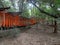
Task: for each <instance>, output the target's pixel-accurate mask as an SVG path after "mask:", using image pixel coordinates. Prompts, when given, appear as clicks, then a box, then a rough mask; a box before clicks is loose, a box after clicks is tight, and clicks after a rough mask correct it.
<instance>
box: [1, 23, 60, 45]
mask: <svg viewBox="0 0 60 45" xmlns="http://www.w3.org/2000/svg"><path fill="white" fill-rule="evenodd" d="M42 27H43V26H42V25H39V24H38V25H34V26H32V28H30V29H27V30H25V31H22V32H21V33H20V34H19V36H18V37H15V38H3V39H0V45H60V33H59V32H58V33H57V34H53V33H52V32H53V30H52V28H51V27H50V28H48V27H47V26H45V27H46V28H47V29H46V28H42Z"/></svg>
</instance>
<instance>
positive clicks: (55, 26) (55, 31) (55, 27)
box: [54, 20, 57, 33]
mask: <svg viewBox="0 0 60 45" xmlns="http://www.w3.org/2000/svg"><path fill="white" fill-rule="evenodd" d="M54 33H57V21H56V20H54Z"/></svg>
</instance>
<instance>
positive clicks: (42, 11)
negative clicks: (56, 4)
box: [31, 2, 58, 18]
mask: <svg viewBox="0 0 60 45" xmlns="http://www.w3.org/2000/svg"><path fill="white" fill-rule="evenodd" d="M31 3H32V4H33V5H34V6H35V7H37V5H36V4H35V3H33V2H31ZM37 9H38V10H39V11H40V12H41V13H44V14H46V15H48V16H51V17H54V18H58V16H56V15H53V14H50V13H48V12H45V11H44V10H42V9H40V8H39V7H37Z"/></svg>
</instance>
